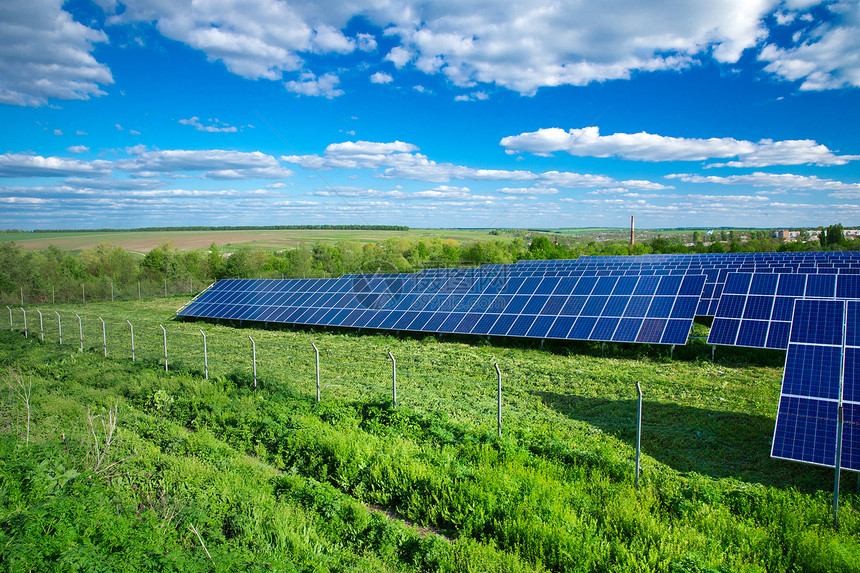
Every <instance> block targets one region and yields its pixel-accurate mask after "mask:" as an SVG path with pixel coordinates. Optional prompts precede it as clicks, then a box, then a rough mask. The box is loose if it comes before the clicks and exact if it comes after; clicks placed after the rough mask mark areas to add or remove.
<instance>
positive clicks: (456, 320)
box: [177, 252, 860, 471]
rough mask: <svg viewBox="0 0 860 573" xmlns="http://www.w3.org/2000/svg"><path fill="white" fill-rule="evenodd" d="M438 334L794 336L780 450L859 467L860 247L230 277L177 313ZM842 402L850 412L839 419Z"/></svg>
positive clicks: (779, 454) (780, 417)
mask: <svg viewBox="0 0 860 573" xmlns="http://www.w3.org/2000/svg"><path fill="white" fill-rule="evenodd" d="M177 314H178V315H180V316H183V317H206V318H221V319H233V320H248V321H258V322H279V323H287V324H303V325H325V326H337V327H351V328H371V329H383V330H398V331H399V330H403V331H413V332H432V333H460V334H474V335H494V336H515V337H527V338H555V339H568V340H596V341H614V342H647V343H660V344H684V343H686V341H687V338H688V337H689V333H690V329H691V327H692V321H693V318H694V317H695V316H714V315H715V318H714V321H713V324H712V327H711V332H710V335H709V338H708V342H709V343H711V344H721V345H733V346H751V347H762V348H777V349H787V352H786V363H785V371H784V376H783V383H782V390H781V394H780V403H779V409H778V413H777V422H776V426H775V429H774V439H773V446H772V451H771V455H772V456H773V457H776V458H782V459H788V460H795V461H801V462H806V463H811V464H818V465H825V466H831V467H833V466H834V465H835V463H836V459H835V458H836V443H837V436H838V435H840V432H841V435H842V438H843V443H842V446H843V448H842V458H841V462H840V465H841V467H843V468H848V469H853V470H857V471H860V332H858V330H860V253H854V252H850V253H849V252H817V253H737V254H736V253H730V254H713V255H711V254H708V255H643V256H637V257H580V258H579V259H576V260H563V261H520V262H519V263H516V264H513V265H484V266H482V267H480V268H477V269H465V270H463V269H461V270H451V269H428V270H424V271H421V272H420V273H416V274H386V275H379V274H376V275H360V274H359V275H346V276H344V277H341V278H339V279H301V280H299V279H295V280H239V279H235V280H224V281H219V282H218V283H216V284H215V285H213V286H212V287H211V288H210V289H209V290H207V291H205V292H204V293H202V294H201V295H200V296H198V297H197V298H196V299H194V300H193V301H192V302H191V303H189V304H188V305H187V306H186V307H184V308H182V309H180V310H179V311H178V313H177ZM840 407H841V408H842V412H843V417H844V421H843V423H842V424H841V426H840V424H839V417H838V412H839V409H840Z"/></svg>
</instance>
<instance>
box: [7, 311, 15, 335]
mask: <svg viewBox="0 0 860 573" xmlns="http://www.w3.org/2000/svg"><path fill="white" fill-rule="evenodd" d="M6 310H8V311H9V332H12V331H13V330H15V329H14V328H12V309H11V308H9V307H8V306H7V307H6Z"/></svg>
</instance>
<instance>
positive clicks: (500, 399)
mask: <svg viewBox="0 0 860 573" xmlns="http://www.w3.org/2000/svg"><path fill="white" fill-rule="evenodd" d="M493 366H495V367H496V376H497V377H498V381H499V412H498V432H499V437H500V438H501V437H502V371H501V370H499V365H498V364H493Z"/></svg>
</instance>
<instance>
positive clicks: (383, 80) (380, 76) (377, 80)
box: [370, 72, 394, 84]
mask: <svg viewBox="0 0 860 573" xmlns="http://www.w3.org/2000/svg"><path fill="white" fill-rule="evenodd" d="M370 81H371V82H372V83H374V84H390V83H391V82H393V81H394V78H392V77H391V76H390V75H388V74H386V73H385V72H376V73H375V74H373V75H372V76H370Z"/></svg>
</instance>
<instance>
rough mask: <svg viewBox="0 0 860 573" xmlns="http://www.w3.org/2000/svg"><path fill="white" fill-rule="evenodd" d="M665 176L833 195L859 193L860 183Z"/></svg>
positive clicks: (784, 176)
mask: <svg viewBox="0 0 860 573" xmlns="http://www.w3.org/2000/svg"><path fill="white" fill-rule="evenodd" d="M666 177H667V179H679V180H681V181H683V182H685V183H710V184H716V185H749V186H751V187H765V188H766V187H772V188H774V189H777V190H783V191H830V192H831V196H833V197H848V196H853V195H855V194H856V195H860V183H845V182H843V181H836V180H834V179H821V178H819V177H816V176H814V175H794V174H791V173H762V172H756V173H752V174H749V175H729V176H727V177H719V176H716V175H711V176H704V175H691V174H686V173H674V174H672V175H667V176H666ZM840 194H841V195H840Z"/></svg>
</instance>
